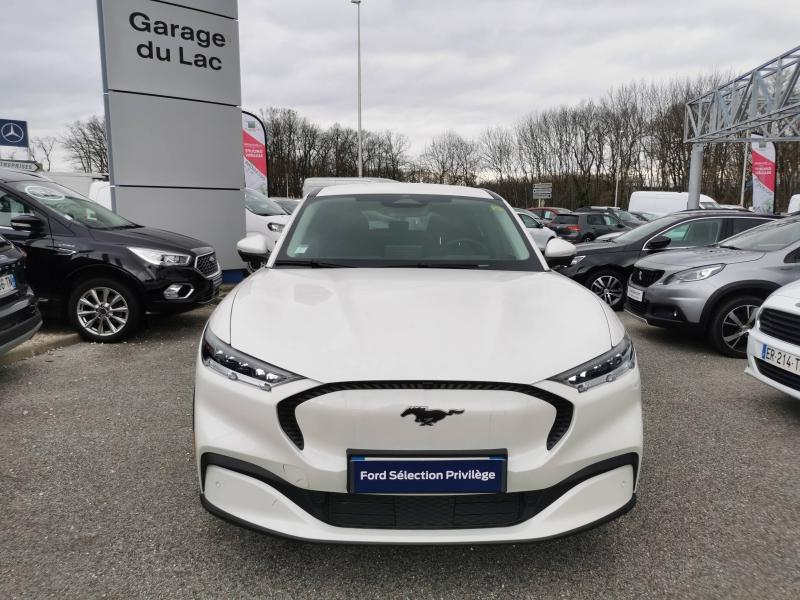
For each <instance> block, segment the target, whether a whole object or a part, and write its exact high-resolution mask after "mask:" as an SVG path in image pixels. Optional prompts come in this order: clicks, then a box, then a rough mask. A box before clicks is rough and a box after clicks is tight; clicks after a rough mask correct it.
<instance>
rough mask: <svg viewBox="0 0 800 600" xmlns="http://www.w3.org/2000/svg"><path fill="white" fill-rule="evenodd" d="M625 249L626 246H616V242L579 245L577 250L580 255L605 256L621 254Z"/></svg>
mask: <svg viewBox="0 0 800 600" xmlns="http://www.w3.org/2000/svg"><path fill="white" fill-rule="evenodd" d="M624 249H625V245H624V244H615V243H614V242H603V241H599V242H584V243H583V244H577V245H576V246H575V250H576V252H577V253H578V254H584V255H586V254H605V253H606V252H620V251H621V250H624Z"/></svg>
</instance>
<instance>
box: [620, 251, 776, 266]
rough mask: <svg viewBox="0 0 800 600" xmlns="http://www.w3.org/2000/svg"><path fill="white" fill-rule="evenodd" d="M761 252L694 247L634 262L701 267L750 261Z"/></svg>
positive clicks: (759, 255)
mask: <svg viewBox="0 0 800 600" xmlns="http://www.w3.org/2000/svg"><path fill="white" fill-rule="evenodd" d="M763 256H764V253H763V252H752V251H749V250H733V249H731V248H719V247H717V246H712V247H709V248H695V249H693V250H670V251H668V252H660V253H658V254H654V255H652V256H649V257H647V258H643V259H642V260H640V261H639V262H637V263H636V266H640V267H645V268H648V267H686V268H687V269H688V268H691V267H702V266H703V265H711V264H717V263H719V264H726V265H732V264H736V263H743V262H750V261H754V260H758V259H759V258H761V257H763Z"/></svg>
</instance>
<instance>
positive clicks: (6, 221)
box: [0, 194, 33, 227]
mask: <svg viewBox="0 0 800 600" xmlns="http://www.w3.org/2000/svg"><path fill="white" fill-rule="evenodd" d="M32 214H33V211H32V210H31V209H30V207H28V206H26V205H25V204H23V203H22V202H20V201H19V200H17V199H16V198H15V197H14V196H12V195H11V194H3V195H2V196H0V227H11V219H13V218H15V217H18V216H20V215H32Z"/></svg>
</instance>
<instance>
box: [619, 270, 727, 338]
mask: <svg viewBox="0 0 800 600" xmlns="http://www.w3.org/2000/svg"><path fill="white" fill-rule="evenodd" d="M628 287H629V288H634V289H637V290H641V291H642V292H643V293H644V296H643V298H642V300H641V301H636V300H633V299H631V298H630V297H628V298H626V301H625V310H626V311H627V312H629V313H631V314H632V315H633V316H635V317H638V318H640V319H644V320H645V321H647V323H649V324H650V325H656V326H658V327H678V328H687V329H691V328H696V327H700V326H701V320H702V315H703V308H704V307H705V305H706V302H707V300H708V298H710V297H711V295H712V294H713V292H714V289H715V288H713V287H711V286H709V285H708V284H706V283H705V282H702V281H697V282H693V283H688V284H673V285H662V284H660V283H655V284H653V285H651V286H649V287H646V288H642V287H640V286H637V285H636V284H635V283H632V282H630V281H628Z"/></svg>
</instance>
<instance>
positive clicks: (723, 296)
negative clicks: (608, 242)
mask: <svg viewBox="0 0 800 600" xmlns="http://www.w3.org/2000/svg"><path fill="white" fill-rule="evenodd" d="M798 279H800V217H791V218H787V219H781V220H778V221H773V222H771V223H768V224H766V225H761V226H759V227H755V228H753V229H750V230H748V231H745V232H743V233H740V234H738V235H735V236H733V237H730V238H728V239H726V240H723V241H722V242H720V243H719V244H717V245H715V246H710V247H706V248H698V249H694V250H686V251H674V252H668V253H663V254H657V255H654V256H650V257H647V258H644V259H642V260H640V261H638V262H637V263H636V264H635V266H634V269H633V272H632V274H631V278H630V280H629V281H628V291H627V296H628V297H627V301H626V303H625V309H626V310H627V311H628V312H629V313H631V314H633V315H634V316H637V317H639V318H642V319H644V320H646V321H647V322H648V323H649V324H650V325H657V326H659V327H669V328H683V329H690V330H693V331H696V332H699V333H701V334H703V335H705V336H707V337H708V339H709V341H710V342H711V344H712V345H713V346H714V347H715V348H716V349H717V350H719V351H720V352H722V353H723V354H726V355H727V356H734V357H744V356H745V354H746V350H747V333H748V332H749V331H750V328H751V327H752V326H753V324H754V322H755V318H756V312H757V311H758V307H759V306H760V305H761V303H762V302H763V301H764V299H765V298H766V297H767V296H769V295H770V294H771V293H772V292H773V291H775V290H776V289H778V288H779V287H781V286H783V285H785V284H787V283H791V282H793V281H796V280H798Z"/></svg>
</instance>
